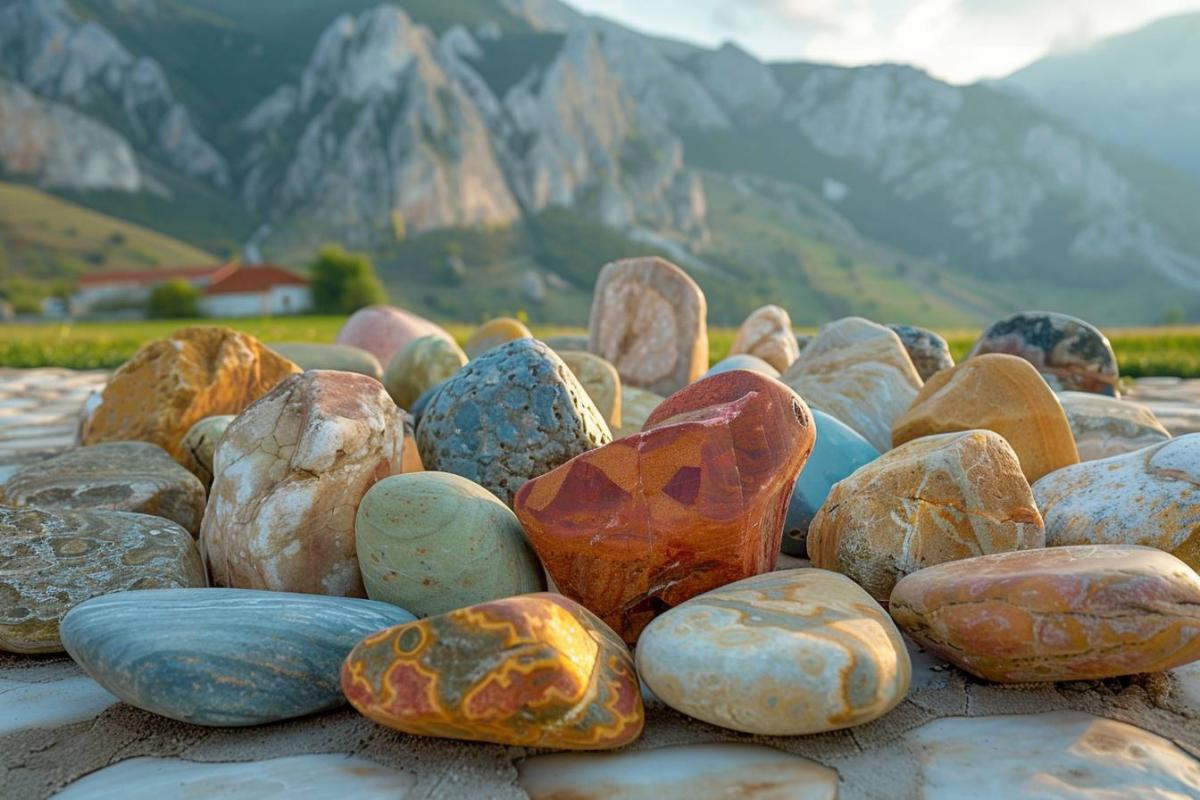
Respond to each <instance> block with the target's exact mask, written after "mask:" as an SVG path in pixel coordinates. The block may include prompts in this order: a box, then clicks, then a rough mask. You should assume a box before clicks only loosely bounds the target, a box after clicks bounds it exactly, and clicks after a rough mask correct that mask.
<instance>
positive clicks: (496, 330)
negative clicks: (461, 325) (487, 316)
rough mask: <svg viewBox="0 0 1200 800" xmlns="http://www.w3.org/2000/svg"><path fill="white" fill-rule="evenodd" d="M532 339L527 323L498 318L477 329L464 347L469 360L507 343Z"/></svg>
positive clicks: (509, 318) (508, 318)
mask: <svg viewBox="0 0 1200 800" xmlns="http://www.w3.org/2000/svg"><path fill="white" fill-rule="evenodd" d="M532 338H533V334H532V333H530V332H529V328H527V327H525V323H523V322H521V321H520V320H516V319H513V318H512V317H498V318H496V319H492V320H488V321H487V322H485V323H483V324H482V325H480V326H479V327H478V328H476V329H475V331H474V332H473V333H472V334H471V336H470V338H469V339H467V343H466V344H465V345H463V350H465V351H466V352H467V357H468V358H478V357H479V356H481V355H483V354H484V353H486V352H487V351H488V350H491V349H492V348H493V347H499V346H500V345H502V344H504V343H505V342H511V341H513V340H515V339H532Z"/></svg>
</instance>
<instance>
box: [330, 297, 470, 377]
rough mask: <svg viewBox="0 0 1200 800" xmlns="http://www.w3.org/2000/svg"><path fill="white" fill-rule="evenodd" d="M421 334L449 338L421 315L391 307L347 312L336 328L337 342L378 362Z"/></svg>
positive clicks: (389, 358) (390, 357)
mask: <svg viewBox="0 0 1200 800" xmlns="http://www.w3.org/2000/svg"><path fill="white" fill-rule="evenodd" d="M422 336H441V337H442V338H443V339H449V340H451V341H453V337H452V336H451V335H450V334H448V333H446V331H444V330H442V328H441V327H440V326H439V325H437V324H435V323H433V322H430V321H429V320H427V319H425V318H424V317H421V316H417V315H416V314H413V313H412V312H410V311H404V310H402V309H399V308H392V307H391V306H367V307H366V308H362V309H359V310H358V311H355V312H354V313H353V314H351V315H350V319H348V320H346V324H345V325H343V326H342V329H341V330H340V331H338V335H337V343H338V344H345V345H350V346H352V347H358V348H361V349H363V350H366V351H367V352H368V353H370V354H371V355H373V356H375V358H377V359H379V363H380V364H389V363H391V360H392V356H394V355H396V353H398V352H399V351H400V350H402V349H403V348H404V347H405V346H406V345H407V344H408V343H409V342H411V341H413V340H414V339H419V338H421V337H422Z"/></svg>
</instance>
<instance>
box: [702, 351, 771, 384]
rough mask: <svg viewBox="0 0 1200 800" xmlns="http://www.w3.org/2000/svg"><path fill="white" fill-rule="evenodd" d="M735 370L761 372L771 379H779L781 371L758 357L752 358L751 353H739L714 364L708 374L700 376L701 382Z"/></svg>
mask: <svg viewBox="0 0 1200 800" xmlns="http://www.w3.org/2000/svg"><path fill="white" fill-rule="evenodd" d="M735 369H748V370H750V371H751V372H761V373H762V374H763V375H766V376H767V377H769V378H778V377H779V370H777V369H775V368H774V367H772V366H771V365H770V364H768V363H767V362H766V361H763V360H762V359H761V358H759V357H758V356H752V355H750V354H749V353H738V354H737V355H732V356H728V357H726V358H723V359H721V360H720V361H718V362H717V363H716V364H713V365H712V366H711V367H710V368H709V370H708V372H706V373H704V374H703V375H701V376H700V380H704V379H705V378H708V377H711V376H713V375H720V374H721V373H722V372H729V371H731V370H735Z"/></svg>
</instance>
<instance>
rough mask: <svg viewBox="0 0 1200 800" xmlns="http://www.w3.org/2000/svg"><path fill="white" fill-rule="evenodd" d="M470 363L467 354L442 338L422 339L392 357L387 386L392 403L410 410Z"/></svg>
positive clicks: (426, 337)
mask: <svg viewBox="0 0 1200 800" xmlns="http://www.w3.org/2000/svg"><path fill="white" fill-rule="evenodd" d="M466 363H467V354H466V353H464V352H463V351H462V348H460V347H459V346H458V345H457V344H455V343H454V342H452V341H450V340H449V339H445V338H443V337H441V336H422V337H421V338H419V339H414V340H413V341H412V342H409V343H408V345H407V346H405V347H404V348H403V349H402V350H400V351H399V352H398V353H396V355H394V356H393V357H392V360H391V362H390V363H388V367H387V372H385V373H384V375H383V386H384V388H385V389H387V392H388V394H390V395H391V396H392V400H394V401H395V402H396V405H398V406H400V407H401V408H404V409H408V408H410V407H411V406H412V404H413V403H415V402H416V401H417V398H418V397H420V396H421V394H422V393H423V392H424V391H425V390H426V389H428V388H430V387H431V386H436V385H437V384H439V383H441V382H442V381H444V380H446V379H447V378H449V377H450V376H451V375H453V374H454V373H456V372H458V370H459V369H461V368H462V365H463V364H466Z"/></svg>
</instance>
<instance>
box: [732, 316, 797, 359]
mask: <svg viewBox="0 0 1200 800" xmlns="http://www.w3.org/2000/svg"><path fill="white" fill-rule="evenodd" d="M738 353H747V354H749V355H752V356H758V357H759V358H761V359H762V360H763V361H765V362H767V363H768V364H770V365H771V366H772V367H774V368H775V369H777V370H779V371H780V372H784V371H785V370H786V369H787V368H788V367H790V366H791V365H792V362H793V361H795V360H796V359H797V358H798V357H799V355H800V346H799V345H798V344H797V343H796V334H795V333H794V332H793V331H792V318H791V317H790V316H788V312H787V311H785V310H784V309H782V308H780V307H779V306H763V307H762V308H760V309H758V310H757V311H755V312H754V313H752V314H751V315H750V316H748V317H746V320H745V321H744V322H743V323H742V326H741V327H740V328H738V332H737V337H736V338H735V339H734V340H733V346H732V347H731V348H729V354H730V355H737V354H738Z"/></svg>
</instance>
